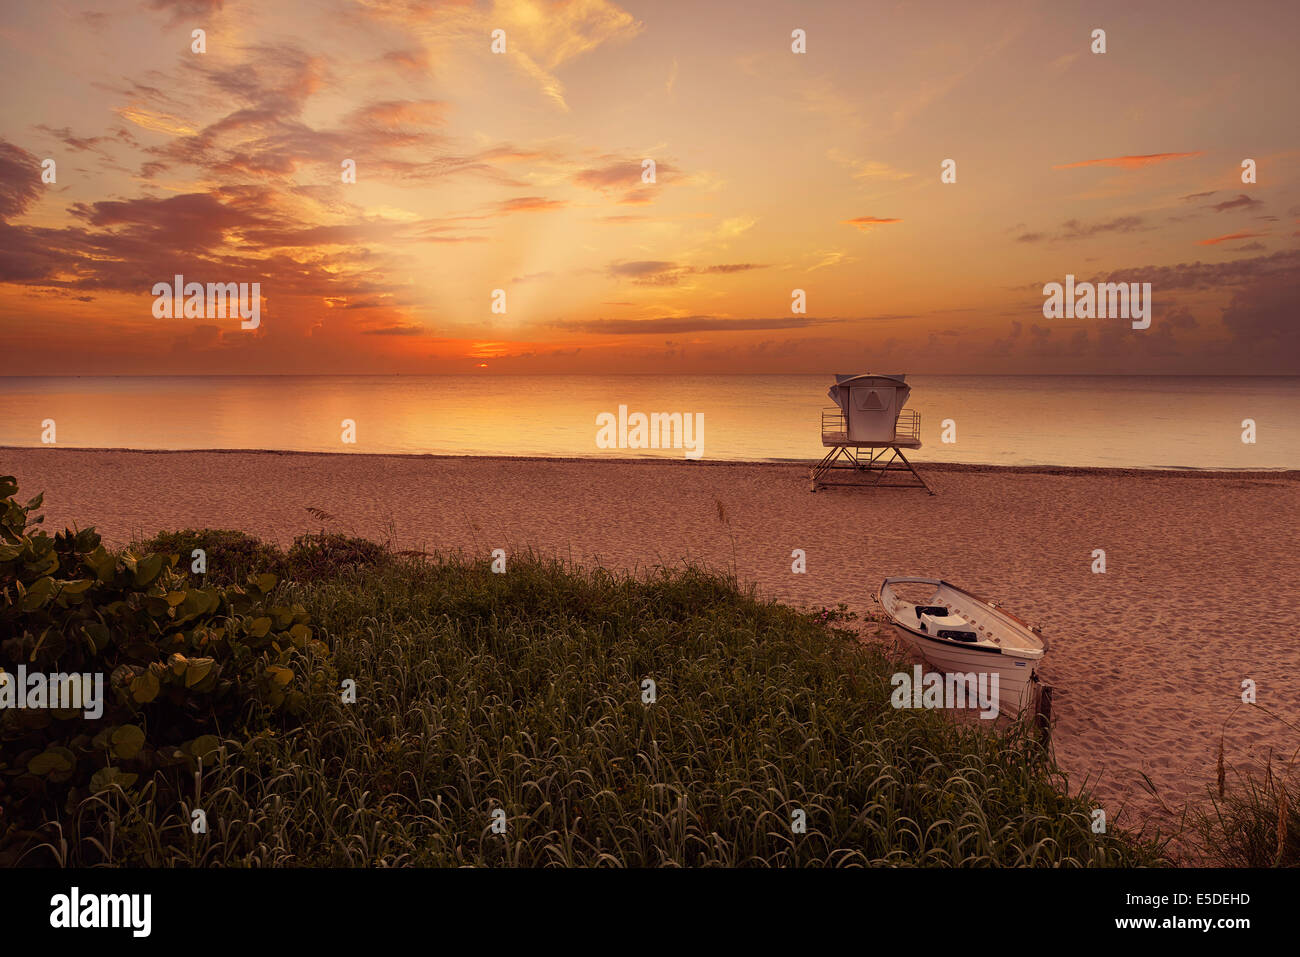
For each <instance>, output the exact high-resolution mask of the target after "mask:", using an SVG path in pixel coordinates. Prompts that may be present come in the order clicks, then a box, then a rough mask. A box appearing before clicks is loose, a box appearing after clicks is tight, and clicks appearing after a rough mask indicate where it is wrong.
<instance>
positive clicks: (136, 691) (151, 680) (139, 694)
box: [131, 671, 162, 704]
mask: <svg viewBox="0 0 1300 957" xmlns="http://www.w3.org/2000/svg"><path fill="white" fill-rule="evenodd" d="M160 690H162V685H160V684H159V683H158V678H157V677H156V676H155V675H154V674H153V673H152V672H149V671H146V672H145V673H144V674H142V675H140V676H139V677H137V678H136V679H135V680H134V681H132V682H131V697H132V699H134V700H135V701H136V702H138V703H139V704H148V703H149V702H150V701H152V700H153V699H154V698H156V697H158V692H159V691H160Z"/></svg>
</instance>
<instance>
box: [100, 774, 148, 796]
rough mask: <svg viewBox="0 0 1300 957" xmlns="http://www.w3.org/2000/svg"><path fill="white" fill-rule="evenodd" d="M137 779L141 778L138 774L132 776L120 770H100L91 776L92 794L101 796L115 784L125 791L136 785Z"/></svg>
mask: <svg viewBox="0 0 1300 957" xmlns="http://www.w3.org/2000/svg"><path fill="white" fill-rule="evenodd" d="M137 778H139V775H138V774H131V773H129V772H126V771H123V770H121V769H120V768H100V769H99V770H98V771H96V772H95V773H94V774H92V775H91V776H90V793H91V794H99V793H100V792H101V791H107V790H108V789H109V788H111V787H112V786H113V785H115V784H116V785H118V786H120V787H121V788H122V789H123V790H125V789H126V788H129V787H130V786H131V785H132V784H135V782H136V779H137Z"/></svg>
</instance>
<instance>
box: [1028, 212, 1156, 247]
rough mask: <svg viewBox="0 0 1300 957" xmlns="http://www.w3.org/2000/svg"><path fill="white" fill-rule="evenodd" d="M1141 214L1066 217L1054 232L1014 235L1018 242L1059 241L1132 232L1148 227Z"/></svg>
mask: <svg viewBox="0 0 1300 957" xmlns="http://www.w3.org/2000/svg"><path fill="white" fill-rule="evenodd" d="M1150 228H1151V227H1149V226H1147V225H1146V222H1145V220H1143V218H1142V217H1141V216H1117V217H1115V218H1114V219H1107V220H1103V221H1101V222H1097V223H1083V222H1080V221H1079V220H1077V219H1067V220H1066V221H1065V222H1063V223H1062V224H1061V226H1060V229H1058V230H1057V231H1056V232H1055V233H1043V232H1030V233H1022V234H1021V235H1019V236H1017V237H1016V242H1018V243H1038V242H1044V241H1046V242H1061V241H1068V240H1076V239H1088V238H1090V237H1092V236H1097V235H1100V234H1103V233H1132V232H1138V231H1141V230H1144V229H1150Z"/></svg>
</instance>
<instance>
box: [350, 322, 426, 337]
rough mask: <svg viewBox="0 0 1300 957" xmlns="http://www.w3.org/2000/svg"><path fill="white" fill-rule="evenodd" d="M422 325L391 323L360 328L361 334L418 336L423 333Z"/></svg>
mask: <svg viewBox="0 0 1300 957" xmlns="http://www.w3.org/2000/svg"><path fill="white" fill-rule="evenodd" d="M423 333H424V326H421V325H418V324H417V325H391V326H380V327H379V328H377V329H362V330H361V334H362V335H363V336H418V335H423Z"/></svg>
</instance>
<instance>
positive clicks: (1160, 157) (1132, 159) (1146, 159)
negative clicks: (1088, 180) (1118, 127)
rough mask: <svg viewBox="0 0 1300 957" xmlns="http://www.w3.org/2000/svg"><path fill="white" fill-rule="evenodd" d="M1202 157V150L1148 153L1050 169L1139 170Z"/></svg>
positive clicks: (1091, 160) (1065, 164)
mask: <svg viewBox="0 0 1300 957" xmlns="http://www.w3.org/2000/svg"><path fill="white" fill-rule="evenodd" d="M1203 155H1205V151H1204V150H1197V151H1196V152H1193V153H1148V154H1146V155H1145V156H1109V157H1106V158H1105V159H1090V160H1081V161H1080V162H1077V163H1061V164H1059V165H1057V166H1053V167H1052V169H1079V168H1080V167H1083V166H1114V167H1117V168H1119V169H1141V168H1143V167H1145V166H1154V165H1156V164H1157V163H1168V162H1169V161H1170V160H1176V159H1183V158H1185V157H1188V156H1203Z"/></svg>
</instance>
